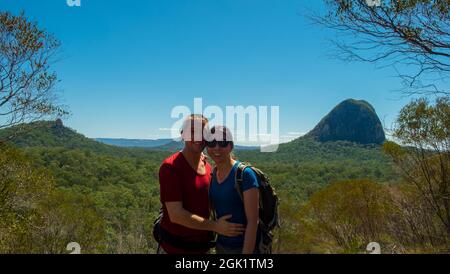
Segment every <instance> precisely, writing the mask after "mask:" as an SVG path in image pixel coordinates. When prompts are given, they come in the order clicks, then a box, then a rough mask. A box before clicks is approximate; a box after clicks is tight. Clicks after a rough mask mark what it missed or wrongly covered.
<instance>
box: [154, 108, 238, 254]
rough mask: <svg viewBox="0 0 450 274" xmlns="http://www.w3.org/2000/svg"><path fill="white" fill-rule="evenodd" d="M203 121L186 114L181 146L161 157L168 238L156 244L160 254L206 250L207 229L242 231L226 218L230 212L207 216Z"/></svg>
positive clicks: (208, 177) (208, 169)
mask: <svg viewBox="0 0 450 274" xmlns="http://www.w3.org/2000/svg"><path fill="white" fill-rule="evenodd" d="M207 123H208V120H207V119H206V118H204V117H203V116H202V115H191V116H190V117H188V119H186V121H185V123H184V125H183V130H182V139H183V140H184V142H185V146H184V148H183V150H182V151H181V152H177V153H175V154H174V155H172V156H170V157H169V158H167V159H166V160H164V162H163V163H162V165H161V168H160V170H159V184H160V196H161V197H160V198H161V203H162V205H163V217H162V220H161V230H162V231H163V232H164V235H166V239H167V238H170V241H169V240H166V241H164V239H163V241H162V243H161V244H160V246H159V247H158V253H160V254H164V253H168V254H202V253H207V252H208V251H209V249H210V248H211V246H208V244H209V243H210V242H211V240H212V233H211V232H216V233H218V234H221V235H224V236H228V237H235V236H238V235H241V234H243V233H244V231H245V228H244V227H243V225H241V224H232V223H229V222H227V220H228V219H230V218H231V216H230V215H229V216H224V217H222V218H221V219H219V220H217V221H211V220H209V216H210V202H209V184H210V181H211V166H210V165H209V163H208V162H207V161H206V156H205V155H204V154H203V150H204V148H205V142H204V139H203V129H204V128H205V127H206V125H207ZM163 238H164V237H163ZM169 242H170V243H169Z"/></svg>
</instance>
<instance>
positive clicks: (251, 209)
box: [206, 126, 260, 254]
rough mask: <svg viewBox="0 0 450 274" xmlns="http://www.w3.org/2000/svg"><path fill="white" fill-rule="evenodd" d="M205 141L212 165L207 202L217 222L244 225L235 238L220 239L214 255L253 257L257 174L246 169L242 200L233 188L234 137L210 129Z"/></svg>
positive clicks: (222, 130) (223, 130) (256, 233)
mask: <svg viewBox="0 0 450 274" xmlns="http://www.w3.org/2000/svg"><path fill="white" fill-rule="evenodd" d="M207 136H208V137H207V138H206V146H207V151H208V155H209V156H210V157H211V159H212V160H213V161H214V162H215V164H216V167H215V168H214V172H213V176H212V182H211V185H210V192H209V193H210V200H211V202H212V206H213V208H214V210H215V211H216V215H217V218H221V217H224V216H227V217H228V220H229V221H230V222H232V223H237V224H243V225H244V226H245V227H246V229H245V232H244V233H243V234H242V235H240V236H237V237H226V236H222V235H219V236H218V239H217V247H216V253H217V254H254V253H257V251H256V250H257V248H256V246H257V243H258V242H259V238H260V237H259V230H258V222H259V182H258V178H257V176H256V173H255V172H254V171H253V170H252V169H250V168H247V169H245V171H244V174H243V184H242V190H243V197H242V198H241V196H240V195H239V193H238V191H237V190H236V188H235V184H236V181H235V179H236V171H237V167H238V165H239V162H238V161H236V160H234V159H233V156H232V151H233V148H234V142H233V137H232V134H231V132H230V130H229V129H227V128H226V127H223V126H216V127H213V128H212V129H211V130H210V132H209V134H208V135H207Z"/></svg>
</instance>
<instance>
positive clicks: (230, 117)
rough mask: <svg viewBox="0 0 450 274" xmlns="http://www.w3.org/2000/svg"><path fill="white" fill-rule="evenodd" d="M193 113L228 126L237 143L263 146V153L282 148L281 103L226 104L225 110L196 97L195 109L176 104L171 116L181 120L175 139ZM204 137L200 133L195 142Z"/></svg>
mask: <svg viewBox="0 0 450 274" xmlns="http://www.w3.org/2000/svg"><path fill="white" fill-rule="evenodd" d="M191 114H202V115H203V116H204V117H206V118H208V120H209V123H208V125H209V126H210V127H212V126H226V127H227V128H228V129H229V130H230V131H231V133H232V134H233V136H234V142H235V143H238V144H245V145H251V146H260V149H261V152H276V151H277V150H278V146H279V143H280V107H279V106H246V107H244V106H226V107H225V111H224V110H223V109H222V108H220V107H219V106H207V107H206V108H204V106H203V99H202V98H194V109H193V111H192V109H191V108H189V107H188V106H176V107H174V108H173V109H172V112H171V118H173V119H178V120H177V121H176V122H175V123H174V124H173V125H172V127H171V129H170V131H171V138H172V139H177V138H179V137H180V130H181V128H182V127H183V124H184V122H185V120H186V118H187V117H189V116H190V115H191ZM195 126H196V125H194V127H195ZM198 127H201V125H198ZM199 129H200V131H201V130H202V129H201V128H199ZM204 136H205V134H203V135H202V134H196V135H195V136H194V140H193V141H202V140H203V139H202V138H204ZM185 140H186V139H185Z"/></svg>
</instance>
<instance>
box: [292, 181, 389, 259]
mask: <svg viewBox="0 0 450 274" xmlns="http://www.w3.org/2000/svg"><path fill="white" fill-rule="evenodd" d="M390 212H391V207H390V198H389V195H388V192H387V191H386V188H385V187H384V186H383V185H380V184H377V183H374V182H372V181H370V180H351V181H342V182H337V183H334V184H331V185H330V186H328V187H327V188H325V189H323V190H320V191H318V192H317V193H315V194H313V195H312V197H311V198H310V200H309V201H308V203H306V205H305V206H304V207H303V209H302V210H301V213H300V214H301V218H302V224H303V227H304V228H303V229H304V231H305V232H304V235H302V237H304V238H305V239H308V240H309V241H310V242H309V245H310V246H312V247H313V250H312V251H311V252H314V253H316V252H318V253H323V252H325V253H346V252H349V253H358V252H364V251H365V248H366V246H367V244H369V243H370V242H374V241H375V242H379V243H385V242H386V241H387V240H388V239H386V230H385V228H386V227H387V226H386V224H387V221H388V220H389V217H388V216H389V214H390Z"/></svg>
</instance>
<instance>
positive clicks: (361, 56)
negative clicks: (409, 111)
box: [309, 0, 450, 95]
mask: <svg viewBox="0 0 450 274" xmlns="http://www.w3.org/2000/svg"><path fill="white" fill-rule="evenodd" d="M325 2H326V5H327V9H328V13H327V14H318V13H313V14H311V15H310V16H309V17H310V19H312V21H313V22H315V23H317V24H319V25H321V26H324V27H326V28H330V29H333V30H337V31H338V32H340V33H341V34H344V35H348V37H351V39H345V38H343V39H336V40H334V41H333V42H334V44H335V45H336V46H337V48H338V51H339V53H338V57H339V58H341V59H343V60H346V61H362V62H370V63H377V64H382V65H383V66H394V68H395V69H396V70H397V71H398V74H399V76H400V78H401V79H402V81H403V84H404V85H405V90H404V92H405V93H407V94H409V95H410V94H417V93H422V94H430V93H432V94H446V95H448V94H450V90H445V89H443V88H441V87H439V86H438V85H436V83H437V80H436V79H440V80H442V81H445V80H446V79H448V78H449V72H450V28H449V26H450V20H449V19H450V14H449V11H450V2H449V0H378V1H375V0H325ZM377 2H379V5H377Z"/></svg>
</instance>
